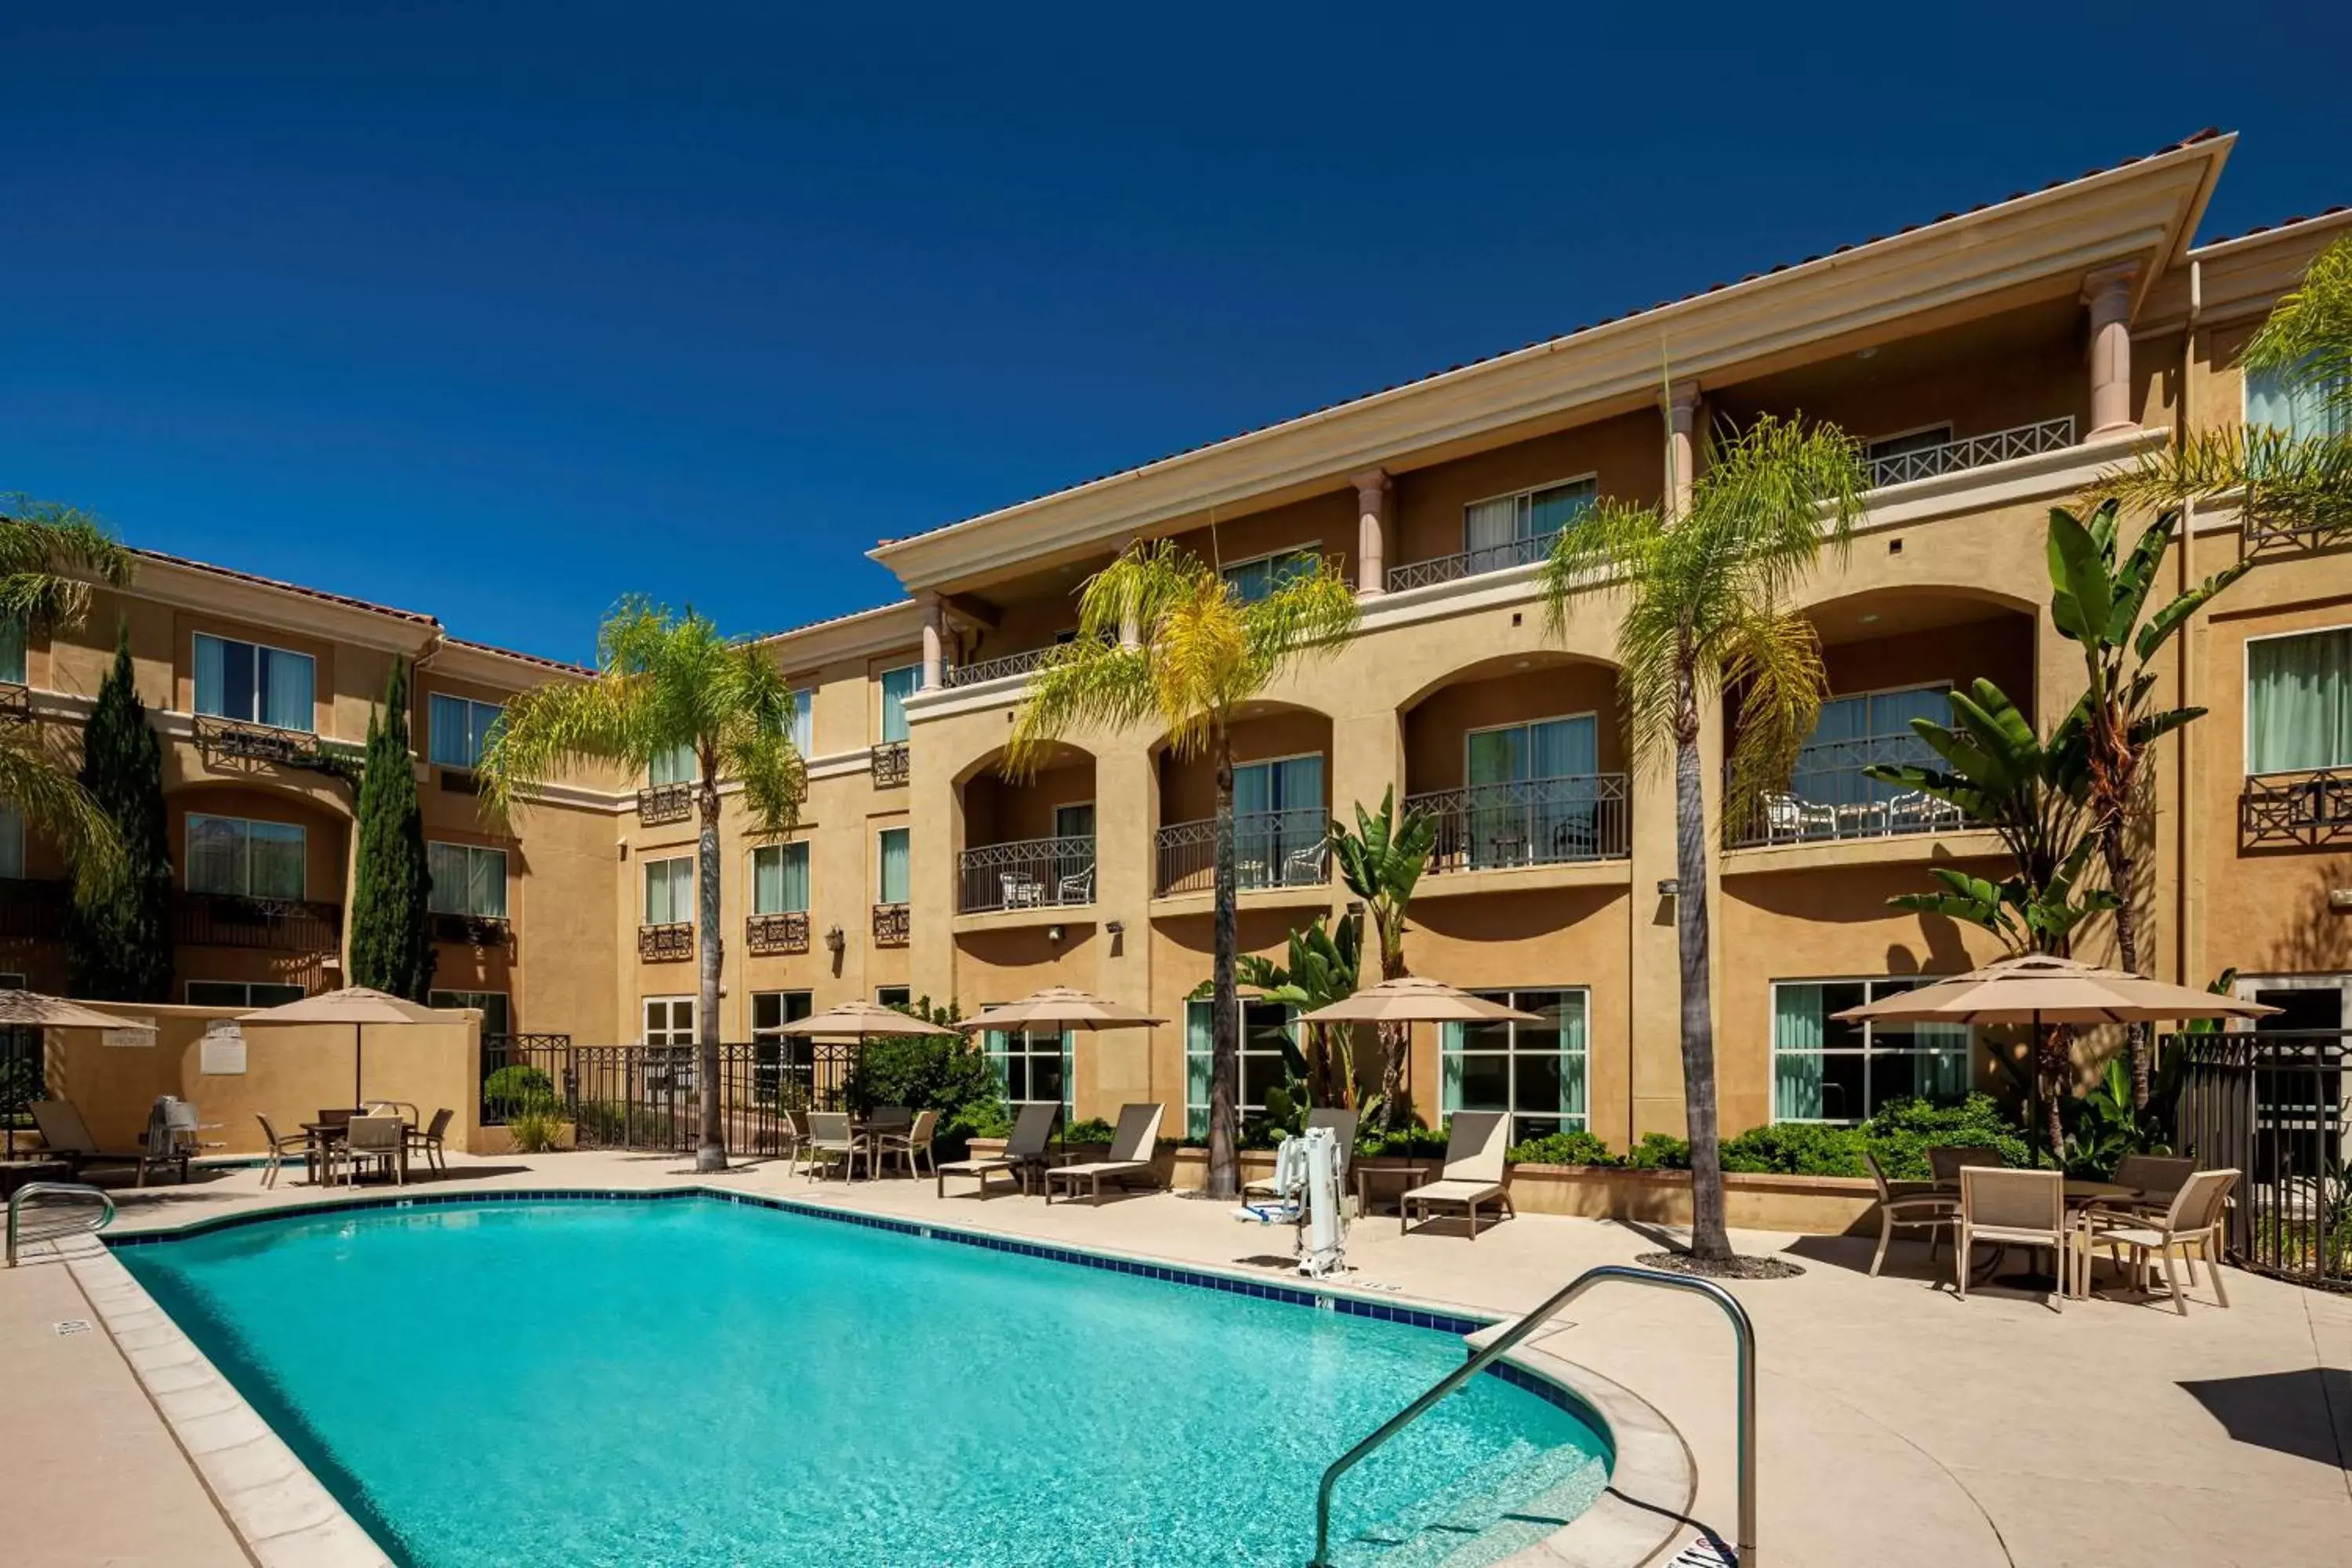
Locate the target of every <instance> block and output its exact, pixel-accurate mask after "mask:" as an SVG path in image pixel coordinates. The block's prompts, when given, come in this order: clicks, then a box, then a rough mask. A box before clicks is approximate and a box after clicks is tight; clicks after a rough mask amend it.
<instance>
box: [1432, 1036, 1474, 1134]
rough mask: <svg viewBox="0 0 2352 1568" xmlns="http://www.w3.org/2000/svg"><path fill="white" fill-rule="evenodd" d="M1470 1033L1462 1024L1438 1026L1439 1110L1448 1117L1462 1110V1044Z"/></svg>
mask: <svg viewBox="0 0 2352 1568" xmlns="http://www.w3.org/2000/svg"><path fill="white" fill-rule="evenodd" d="M1468 1033H1469V1031H1468V1030H1466V1029H1465V1028H1464V1027H1463V1026H1461V1025H1460V1024H1440V1025H1438V1026H1437V1108H1438V1110H1441V1111H1443V1112H1444V1113H1445V1114H1446V1115H1448V1116H1451V1115H1453V1114H1454V1112H1455V1111H1457V1110H1461V1109H1462V1042H1463V1040H1464V1039H1465V1037H1466V1036H1467V1035H1468Z"/></svg>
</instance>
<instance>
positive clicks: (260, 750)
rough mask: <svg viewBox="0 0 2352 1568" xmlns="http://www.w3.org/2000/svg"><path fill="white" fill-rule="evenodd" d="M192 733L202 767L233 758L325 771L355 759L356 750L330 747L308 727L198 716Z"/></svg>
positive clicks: (235, 759)
mask: <svg viewBox="0 0 2352 1568" xmlns="http://www.w3.org/2000/svg"><path fill="white" fill-rule="evenodd" d="M194 734H195V742H196V752H197V753H198V754H199V755H201V756H202V757H203V758H204V759H205V765H206V766H213V765H216V764H217V763H221V762H223V761H237V762H254V763H275V764H276V765H278V766H279V767H283V768H315V769H321V770H325V769H331V768H333V767H335V766H336V765H337V764H339V763H346V762H355V761H357V759H358V753H356V752H352V750H351V749H350V748H347V747H340V746H338V747H330V746H329V745H328V744H327V743H326V742H323V741H321V740H320V739H319V737H318V736H317V735H315V734H313V733H311V732H310V731H308V730H280V729H277V728H275V727H273V726H271V725H268V724H248V723H247V722H245V721H243V720H240V719H213V718H205V717H201V716H200V717H198V718H197V720H196V721H195V727H194Z"/></svg>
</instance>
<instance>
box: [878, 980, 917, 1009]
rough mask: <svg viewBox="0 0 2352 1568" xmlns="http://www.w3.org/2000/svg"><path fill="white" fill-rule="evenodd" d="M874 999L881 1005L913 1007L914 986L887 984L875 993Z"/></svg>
mask: <svg viewBox="0 0 2352 1568" xmlns="http://www.w3.org/2000/svg"><path fill="white" fill-rule="evenodd" d="M874 1001H875V1005H877V1006H881V1007H911V1006H913V1005H915V992H914V988H913V987H912V986H908V985H885V986H883V987H882V988H881V989H880V990H879V991H877V992H876V993H874Z"/></svg>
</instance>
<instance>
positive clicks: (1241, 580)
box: [1223, 544, 1323, 605]
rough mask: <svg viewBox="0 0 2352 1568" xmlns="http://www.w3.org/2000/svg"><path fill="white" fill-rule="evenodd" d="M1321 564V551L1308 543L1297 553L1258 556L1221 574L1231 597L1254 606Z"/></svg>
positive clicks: (1293, 551)
mask: <svg viewBox="0 0 2352 1568" xmlns="http://www.w3.org/2000/svg"><path fill="white" fill-rule="evenodd" d="M1322 561H1323V557H1322V552H1320V551H1318V549H1317V548H1316V547H1315V546H1314V545H1311V544H1310V545H1307V546H1306V547H1305V548H1303V549H1299V550H1282V551H1276V552H1275V553H1274V554H1272V555H1261V556H1259V557H1258V558H1257V559H1256V560H1255V561H1238V562H1235V563H1234V564H1233V565H1231V566H1228V567H1226V568H1225V569H1224V574H1223V575H1224V579H1225V582H1226V584H1227V585H1228V586H1230V587H1231V588H1232V589H1233V591H1234V598H1236V599H1239V600H1240V601H1241V602H1242V603H1243V604H1244V605H1255V604H1256V603H1257V602H1258V601H1259V600H1260V599H1263V598H1265V597H1267V596H1269V595H1272V594H1273V593H1274V591H1275V590H1276V588H1279V587H1282V586H1283V585H1284V584H1287V583H1290V582H1292V581H1293V580H1295V579H1297V578H1300V577H1304V576H1306V575H1307V574H1309V573H1311V572H1314V571H1316V570H1317V569H1318V567H1319V566H1321V564H1322Z"/></svg>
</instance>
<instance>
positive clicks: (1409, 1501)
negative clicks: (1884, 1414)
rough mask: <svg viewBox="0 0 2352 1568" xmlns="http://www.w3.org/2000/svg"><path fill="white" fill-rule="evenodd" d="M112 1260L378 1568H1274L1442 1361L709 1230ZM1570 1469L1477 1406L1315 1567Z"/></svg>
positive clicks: (1225, 1305) (886, 1254)
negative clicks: (1268, 1567) (380, 1554)
mask: <svg viewBox="0 0 2352 1568" xmlns="http://www.w3.org/2000/svg"><path fill="white" fill-rule="evenodd" d="M1235 1229H1236V1235H1237V1237H1240V1229H1239V1227H1238V1226H1237V1227H1235ZM1244 1245H1246V1243H1245V1242H1244ZM119 1256H120V1257H121V1259H122V1261H123V1263H124V1265H125V1266H126V1267H128V1268H130V1269H131V1272H132V1273H133V1274H134V1275H136V1276H137V1277H138V1278H139V1279H140V1281H141V1282H142V1284H144V1285H145V1286H146V1288H147V1289H148V1290H149V1291H150V1292H151V1293H152V1294H153V1295H154V1297H155V1298H156V1300H158V1301H159V1302H161V1303H162V1304H163V1307H164V1308H165V1309H166V1310H168V1311H170V1312H171V1314H172V1315H173V1318H174V1319H175V1320H177V1321H178V1322H179V1323H180V1324H181V1326H182V1327H183V1328H184V1329H185V1330H186V1331H187V1332H188V1333H189V1334H190V1336H191V1337H193V1338H194V1340H195V1341H196V1342H197V1343H198V1344H199V1345H200V1346H201V1347H202V1348H203V1349H204V1350H205V1352H206V1353H207V1354H209V1355H210V1356H211V1357H212V1358H213V1360H214V1362H215V1363H216V1364H217V1365H218V1366H219V1367H220V1369H221V1371H222V1372H223V1373H225V1374H226V1376H227V1377H228V1378H229V1379H230V1380H231V1381H232V1382H234V1383H235V1384H236V1386H237V1387H238V1389H239V1390H240V1391H241V1392H242V1393H244V1394H245V1395H246V1397H247V1399H249V1400H251V1401H252V1403H253V1404H254V1405H255V1407H256V1408H257V1409H258V1410H259V1411H260V1412H261V1414H262V1415H264V1416H265V1417H266V1418H267V1419H268V1421H269V1422H270V1423H271V1425H272V1426H275V1427H276V1428H277V1429H278V1432H279V1433H280V1434H281V1435H282V1436H285V1437H286V1438H287V1439H288V1441H289V1442H290V1443H291V1444H292V1445H293V1446H294V1447H295V1448H296V1449H297V1451H298V1452H299V1453H300V1454H301V1455H302V1457H303V1458H304V1459H306V1460H307V1461H308V1462H309V1463H310V1466H311V1468H313V1469H314V1470H315V1471H317V1472H318V1473H319V1475H320V1479H323V1480H325V1481H326V1482H327V1484H328V1485H329V1486H330V1487H331V1488H332V1489H334V1490H335V1491H336V1492H337V1493H338V1495H339V1496H341V1499H342V1500H343V1502H344V1503H345V1505H346V1506H348V1507H349V1508H350V1509H351V1510H352V1513H353V1514H354V1516H356V1517H357V1518H358V1519H359V1520H360V1521H361V1522H362V1524H364V1525H366V1526H367V1527H368V1529H369V1530H370V1531H373V1533H374V1534H375V1535H376V1537H377V1539H378V1540H379V1541H380V1542H383V1544H384V1545H385V1547H386V1548H387V1550H389V1551H391V1552H393V1553H394V1556H396V1557H399V1558H401V1559H403V1560H404V1562H406V1563H410V1564H413V1565H415V1568H539V1565H547V1568H553V1565H557V1564H563V1565H570V1564H587V1563H594V1564H615V1565H619V1564H627V1565H630V1568H635V1565H638V1564H647V1565H651V1564H661V1565H669V1568H733V1565H739V1564H740V1565H755V1564H756V1565H761V1568H771V1565H772V1568H803V1565H810V1568H814V1565H816V1564H827V1565H834V1564H850V1563H894V1564H897V1563H953V1564H957V1565H959V1568H974V1565H990V1564H1043V1563H1072V1564H1087V1565H1094V1564H1108V1563H1187V1564H1189V1563H1289V1564H1298V1563H1305V1562H1306V1561H1307V1557H1308V1555H1309V1553H1310V1551H1311V1548H1312V1545H1313V1540H1314V1511H1313V1503H1314V1495H1315V1484H1316V1481H1317V1479H1318V1477H1319V1476H1320V1474H1321V1471H1322V1468H1323V1467H1324V1466H1325V1465H1326V1464H1328V1462H1329V1461H1330V1460H1331V1459H1332V1458H1335V1457H1336V1456H1338V1455H1339V1453H1341V1452H1343V1451H1344V1450H1345V1449H1346V1448H1347V1447H1349V1445H1350V1444H1351V1443H1353V1442H1354V1441H1355V1440H1356V1439H1357V1438H1359V1437H1360V1436H1362V1435H1363V1434H1365V1433H1366V1432H1369V1431H1370V1430H1371V1429H1372V1427H1373V1426H1377V1425H1378V1424H1379V1423H1380V1422H1381V1420H1382V1419H1384V1418H1385V1417H1386V1416H1387V1415H1390V1414H1391V1413H1392V1412H1393V1411H1395V1410H1396V1409H1397V1408H1398V1407H1399V1406H1400V1405H1402V1404H1403V1403H1404V1402H1405V1401H1406V1400H1408V1399H1410V1398H1411V1397H1412V1395H1413V1394H1417V1393H1418V1392H1419V1391H1420V1390H1421V1389H1423V1387H1425V1386H1427V1385H1428V1384H1429V1383H1430V1382H1431V1381H1432V1380H1433V1379H1434V1378H1435V1377H1437V1376H1438V1375H1439V1374H1440V1373H1443V1372H1444V1370H1445V1369H1446V1368H1447V1367H1449V1366H1451V1365H1454V1364H1456V1363H1458V1362H1459V1359H1460V1357H1461V1355H1462V1348H1461V1342H1460V1340H1459V1339H1458V1338H1456V1337H1454V1335H1453V1334H1450V1333H1444V1332H1439V1331H1433V1330H1430V1329H1426V1328H1415V1327H1410V1326H1406V1325H1404V1324H1401V1323H1392V1322H1382V1321H1370V1320H1367V1319H1363V1318H1359V1317H1354V1316H1351V1315H1347V1314H1342V1313H1338V1312H1331V1311H1323V1310H1312V1309H1309V1308H1303V1307H1299V1306H1296V1305H1291V1304H1288V1303H1285V1302H1279V1301H1270V1300H1256V1299H1252V1298H1246V1297H1241V1296H1236V1295H1234V1294H1231V1293H1228V1292H1224V1291H1216V1290H1208V1289H1201V1288H1199V1287H1197V1286H1191V1285H1184V1284H1178V1283H1171V1282H1169V1281H1164V1280H1159V1279H1146V1278H1139V1277H1134V1276H1129V1275H1119V1274H1111V1273H1106V1272H1102V1271H1100V1270H1097V1269H1091V1268H1078V1267H1075V1266H1073V1265H1071V1264H1069V1263H1066V1262H1057V1261H1054V1260H1051V1259H1045V1258H1031V1257H1024V1256H1016V1255H1012V1254H1007V1253H1003V1252H998V1251H991V1250H984V1249H982V1248H978V1247H964V1246H957V1245H953V1244H950V1243H948V1242H944V1241H940V1240H938V1239H929V1238H924V1237H912V1236H905V1235H898V1234H893V1233H890V1232H887V1231H881V1230H876V1229H871V1228H868V1227H866V1226H854V1225H847V1224H843V1223H840V1222H838V1221H833V1220H825V1219H819V1218H814V1217H809V1216H805V1215H796V1214H792V1213H788V1212H780V1211H775V1210H771V1209H763V1208H759V1207H753V1206H749V1205H737V1204H730V1203H724V1202H720V1201H718V1200H714V1199H709V1198H692V1199H669V1200H665V1201H660V1202H650V1201H647V1202H609V1201H608V1202H579V1201H570V1202H548V1203H531V1204H520V1203H508V1204H484V1205H430V1206H416V1207H411V1208H406V1209H394V1208H383V1209H373V1210H365V1211H360V1212H355V1213H349V1214H342V1215H333V1214H327V1215H312V1216H309V1217H298V1218H289V1219H283V1220H272V1221H269V1222H267V1223H261V1224H253V1225H246V1226H236V1227H233V1228H229V1229H224V1230H219V1231H215V1232H212V1233H209V1234H204V1235H199V1236H195V1237H189V1238H187V1239H184V1240H178V1241H173V1242H169V1243H164V1244H160V1245H151V1246H138V1247H124V1248H122V1249H121V1251H120V1253H119ZM1605 1449H1606V1445H1605V1443H1604V1442H1603V1440H1602V1439H1601V1437H1599V1436H1596V1435H1595V1434H1594V1433H1593V1432H1592V1431H1591V1428H1589V1427H1588V1426H1585V1425H1584V1424H1583V1423H1582V1422H1580V1421H1579V1420H1578V1419H1577V1418H1576V1417H1575V1416H1573V1415H1570V1414H1569V1413H1568V1412H1567V1411H1565V1410H1562V1409H1561V1408H1559V1406H1558V1405H1553V1404H1551V1403H1549V1402H1548V1401H1546V1400H1543V1399H1541V1398H1538V1396H1536V1395H1535V1394H1531V1393H1528V1392H1527V1391H1525V1390H1523V1389H1520V1388H1517V1387H1515V1386H1512V1385H1511V1384H1506V1383H1504V1382H1502V1381H1501V1380H1500V1379H1497V1378H1494V1377H1481V1378H1478V1379H1476V1380H1475V1383H1474V1384H1473V1385H1472V1386H1471V1387H1470V1388H1469V1389H1467V1390H1465V1392H1464V1393H1463V1394H1460V1395H1457V1396H1456V1397H1454V1399H1451V1400H1448V1401H1447V1402H1446V1403H1445V1405H1444V1406H1443V1407H1442V1408H1441V1409H1439V1410H1437V1411H1434V1412H1433V1413H1432V1414H1431V1415H1430V1416H1429V1417H1428V1418H1427V1419H1425V1420H1424V1421H1423V1422H1422V1423H1421V1424H1420V1425H1419V1426H1418V1427H1416V1428H1415V1429H1413V1430H1412V1431H1410V1432H1408V1433H1407V1434H1406V1435H1405V1436H1402V1437H1401V1438H1400V1439H1398V1440H1397V1441H1396V1442H1395V1443H1393V1444H1391V1446H1390V1447H1388V1448H1386V1449H1384V1450H1383V1451H1382V1452H1381V1454H1379V1455H1378V1456H1376V1457H1375V1458H1372V1459H1371V1460H1370V1461H1368V1462H1367V1463H1366V1464H1365V1465H1363V1466H1361V1467H1360V1468H1358V1469H1357V1470H1356V1471H1355V1473H1354V1474H1353V1475H1352V1476H1351V1477H1350V1478H1349V1479H1348V1481H1346V1482H1344V1483H1343V1484H1342V1489H1341V1492H1340V1507H1339V1512H1338V1514H1337V1516H1336V1519H1335V1530H1334V1533H1335V1535H1337V1536H1339V1537H1342V1538H1345V1539H1346V1540H1347V1541H1348V1542H1349V1544H1348V1548H1347V1560H1348V1561H1350V1562H1354V1563H1374V1562H1381V1563H1414V1562H1419V1563H1438V1562H1444V1563H1458V1562H1461V1561H1463V1560H1464V1559H1465V1552H1467V1554H1468V1555H1469V1556H1470V1557H1471V1558H1472V1559H1474V1560H1476V1559H1478V1557H1479V1551H1481V1550H1483V1547H1478V1548H1476V1549H1474V1541H1482V1540H1483V1539H1484V1538H1477V1537H1475V1535H1474V1532H1475V1531H1479V1530H1482V1529H1485V1528H1486V1527H1487V1526H1489V1525H1491V1524H1492V1523H1493V1522H1494V1521H1495V1520H1496V1518H1498V1517H1500V1516H1502V1515H1506V1514H1511V1513H1518V1514H1524V1515H1527V1516H1528V1518H1526V1519H1522V1520H1520V1521H1517V1529H1518V1531H1519V1532H1520V1535H1519V1538H1518V1539H1509V1538H1508V1531H1509V1529H1510V1528H1511V1526H1509V1525H1506V1528H1505V1534H1504V1535H1502V1536H1497V1537H1496V1538H1495V1540H1494V1542H1493V1550H1492V1552H1491V1553H1490V1555H1492V1556H1500V1555H1503V1554H1504V1553H1505V1552H1507V1551H1508V1550H1511V1549H1514V1548H1515V1547H1516V1546H1517V1545H1519V1544H1523V1543H1524V1540H1525V1538H1526V1536H1527V1535H1528V1534H1529V1533H1537V1534H1539V1533H1541V1532H1542V1531H1543V1530H1544V1529H1545V1528H1556V1525H1549V1524H1546V1523H1544V1522H1542V1521H1549V1520H1554V1519H1558V1518H1565V1517H1569V1516H1570V1515H1572V1514H1573V1513H1574V1512H1575V1511H1578V1510H1580V1509H1581V1508H1582V1507H1584V1506H1588V1505H1589V1504H1590V1502H1591V1500H1592V1498H1593V1497H1595V1496H1597V1495H1598V1493H1599V1491H1600V1489H1601V1487H1602V1486H1603V1485H1605V1484H1606V1468H1607V1463H1606V1457H1605ZM1472 1500H1476V1509H1483V1510H1484V1511H1483V1513H1480V1514H1478V1516H1477V1517H1476V1518H1471V1517H1470V1516H1469V1513H1466V1512H1465V1504H1469V1503H1470V1502H1471V1501H1472ZM1476 1509H1473V1510H1470V1512H1476ZM1530 1521H1534V1522H1530Z"/></svg>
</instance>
